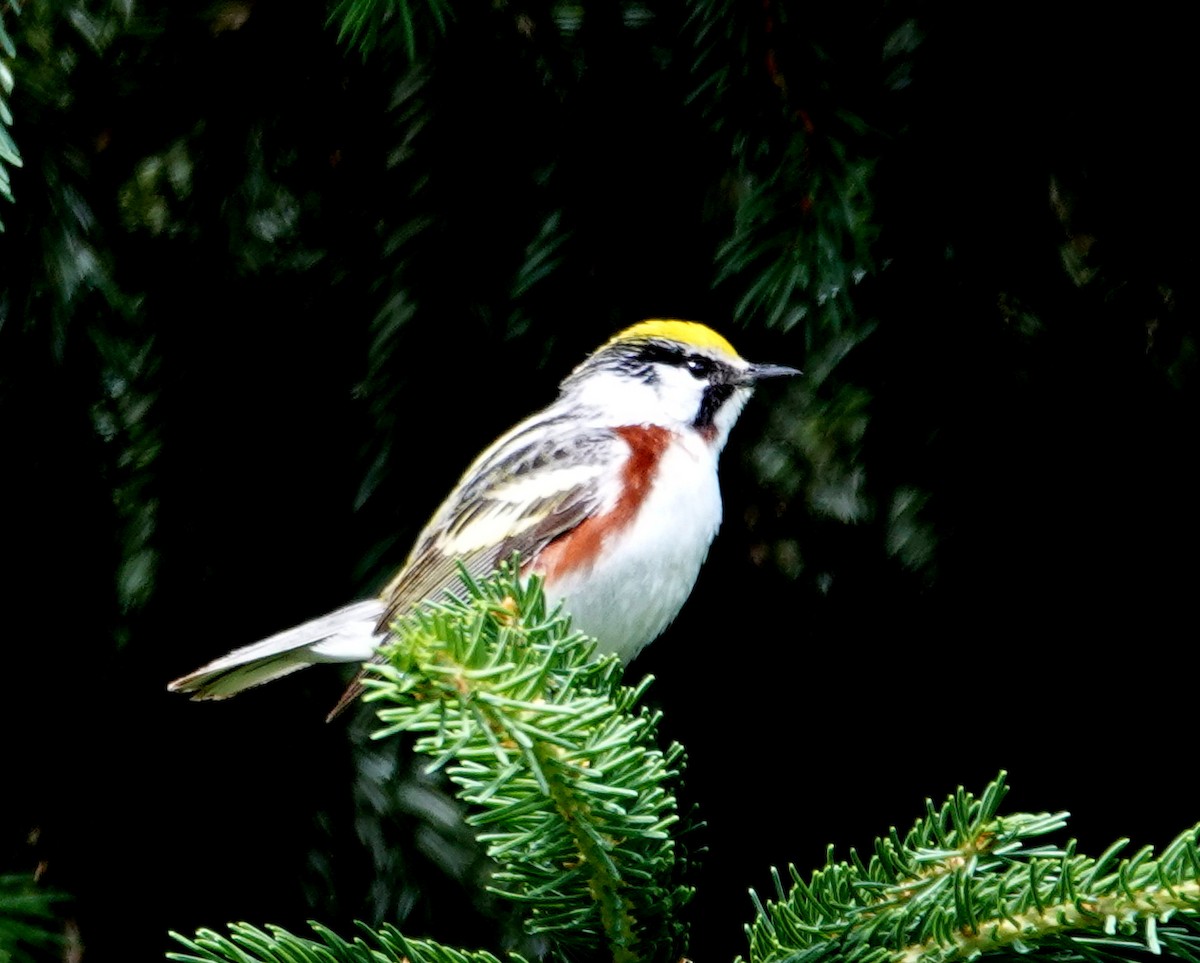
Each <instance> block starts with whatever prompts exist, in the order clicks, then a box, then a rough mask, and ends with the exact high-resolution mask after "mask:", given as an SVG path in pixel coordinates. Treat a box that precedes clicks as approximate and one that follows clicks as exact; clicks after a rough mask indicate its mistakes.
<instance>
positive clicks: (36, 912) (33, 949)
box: [0, 873, 66, 963]
mask: <svg viewBox="0 0 1200 963" xmlns="http://www.w3.org/2000/svg"><path fill="white" fill-rule="evenodd" d="M62 899H63V897H62V894H60V893H56V892H54V891H53V890H48V889H46V888H45V887H42V886H39V885H38V882H37V880H36V878H35V876H33V875H21V874H17V873H11V874H5V875H0V963H44V961H47V960H52V959H56V958H57V959H63V958H64V956H63V949H64V944H65V943H66V937H65V936H64V934H63V929H62V925H61V923H60V922H59V920H58V914H57V913H56V911H55V904H56V903H61V902H62Z"/></svg>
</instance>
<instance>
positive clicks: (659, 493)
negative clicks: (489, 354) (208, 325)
mask: <svg viewBox="0 0 1200 963" xmlns="http://www.w3.org/2000/svg"><path fill="white" fill-rule="evenodd" d="M798 373H799V372H797V371H796V369H795V368H786V367H783V366H780V365H769V364H751V363H749V362H748V361H745V360H744V359H743V358H741V357H740V356H739V355H738V353H737V352H736V351H734V349H733V345H731V344H730V343H729V342H728V341H726V340H725V339H724V338H723V337H721V335H719V334H717V333H716V332H715V331H713V330H712V329H710V328H708V327H705V326H704V325H702V324H697V323H695V322H691V321H674V320H654V321H643V322H641V323H640V324H635V325H634V326H633V327H630V328H626V329H625V330H624V331H622V332H620V333H619V334H617V335H616V336H615V337H613V338H612V339H611V340H610V341H608V342H607V343H605V344H603V345H601V346H600V348H599V349H598V350H596V351H595V352H594V353H592V354H591V355H589V356H588V357H587V358H586V359H584V361H583V363H582V364H580V365H579V366H578V367H577V368H576V369H575V370H574V371H572V372H571V374H570V375H568V376H567V378H566V380H565V381H563V383H562V385H561V387H560V390H559V395H558V398H557V399H556V400H555V401H554V402H553V403H552V404H551V405H550V406H549V407H547V408H544V409H543V410H542V411H539V412H538V413H537V414H535V415H531V416H530V417H529V418H526V419H525V420H524V421H522V422H521V423H520V424H518V425H517V426H516V427H515V428H512V429H511V430H509V431H508V432H506V433H505V434H503V435H501V436H500V437H499V438H498V439H497V440H496V441H495V442H493V443H492V445H491V446H490V447H488V448H487V449H486V450H485V451H484V452H483V453H482V454H481V455H480V456H479V457H478V458H476V459H475V461H474V463H473V464H472V465H471V467H470V468H468V469H467V471H466V473H465V474H464V475H463V476H462V478H461V479H460V480H459V482H458V485H456V486H455V488H454V491H452V492H451V493H450V495H449V497H448V498H447V499H446V500H445V501H444V502H443V503H442V506H441V507H440V508H439V509H438V510H437V511H436V512H435V513H434V515H433V517H432V518H431V519H430V520H429V522H428V523H427V524H426V526H425V529H424V530H423V531H422V532H421V534H420V535H419V536H418V537H417V541H416V545H415V546H414V547H413V550H412V552H411V554H410V555H409V557H408V561H407V562H405V564H404V567H403V568H402V569H400V572H399V574H397V575H396V577H395V578H393V579H392V581H391V582H389V583H388V584H387V586H386V587H385V588H384V589H383V591H382V592H381V593H380V595H379V596H378V597H377V598H373V599H367V600H365V601H361V602H354V603H352V604H350V605H347V606H345V607H344V608H340V609H338V610H336V611H334V612H331V613H329V614H328V615H324V616H322V617H321V618H318V619H314V620H312V621H311V622H305V623H304V624H302V625H298V626H296V627H295V628H291V629H287V630H286V631H283V632H280V633H278V634H277V635H273V636H271V637H270V638H267V639H263V640H262V641H261V642H255V643H254V644H252V645H248V646H245V647H244V648H240V649H237V650H235V651H233V652H231V653H229V654H228V655H225V656H222V657H221V658H219V659H216V660H214V661H213V662H210V663H208V665H205V666H202V667H201V668H199V669H197V670H196V671H195V672H192V673H189V674H188V675H185V676H183V677H182V678H179V679H176V680H175V681H174V682H172V683H171V684H170V688H171V689H172V690H175V691H178V692H190V693H194V695H193V698H196V699H224V698H227V697H228V696H231V695H234V694H235V693H237V692H240V691H241V690H243V689H247V688H250V687H251V686H255V685H259V684H261V683H263V682H269V681H270V680H272V679H276V678H278V677H279V676H282V675H286V674H287V673H289V672H293V671H295V670H296V669H301V668H303V667H304V666H307V665H312V664H314V663H318V662H365V661H367V660H369V659H371V658H372V657H373V656H374V655H375V652H376V649H377V647H378V646H379V645H380V644H381V643H382V642H384V641H385V640H386V638H387V633H388V628H389V626H390V625H391V624H392V622H393V621H394V620H395V618H396V617H397V616H398V615H399V614H401V613H403V612H404V611H405V610H406V609H408V608H410V607H411V606H412V605H414V604H415V603H417V602H419V601H420V600H421V599H425V598H429V597H437V596H439V595H441V594H442V593H443V592H444V591H447V590H449V589H451V588H452V587H453V586H454V585H456V584H457V582H458V569H457V565H458V563H460V562H461V563H462V565H463V566H464V567H465V568H466V570H467V571H468V572H470V573H471V574H472V575H484V574H486V573H487V572H489V571H491V570H492V569H493V568H494V567H495V566H496V565H497V564H498V563H499V562H501V561H503V560H504V559H506V558H508V557H509V556H510V555H511V554H512V553H513V552H519V553H520V557H521V558H522V559H524V560H525V562H524V564H523V566H522V573H523V574H530V573H538V574H540V575H542V576H543V578H544V579H545V592H546V597H547V600H548V601H549V602H551V604H553V603H555V602H557V601H559V600H561V601H563V602H564V604H565V607H566V610H567V611H568V612H569V613H570V614H571V618H572V624H573V626H574V627H575V628H578V629H580V630H582V631H584V632H586V633H587V634H588V635H591V636H594V637H595V638H596V639H597V640H598V642H599V650H600V651H601V652H614V653H616V654H617V655H618V656H620V657H621V658H622V659H623V660H625V661H626V662H628V661H629V660H630V659H632V658H633V657H634V656H636V655H637V654H638V652H639V651H641V649H642V648H643V647H644V646H645V645H646V644H647V643H648V642H651V641H653V640H654V639H655V638H656V637H657V636H658V635H659V633H661V632H662V631H663V629H665V628H666V627H667V626H668V625H669V624H670V622H671V621H672V619H674V618H675V616H676V615H677V614H678V613H679V610H680V609H681V608H682V607H683V603H684V602H685V601H686V600H687V597H688V595H689V594H690V593H691V591H692V586H693V585H694V584H695V581H696V576H697V575H698V574H699V573H700V566H701V564H702V563H703V562H704V558H705V556H706V555H707V554H708V548H709V545H710V544H711V543H712V540H713V536H715V535H716V533H717V528H718V527H719V525H720V524H721V492H720V488H719V486H718V483H717V459H718V456H719V455H720V454H721V449H722V448H723V447H724V446H725V441H726V439H727V438H728V437H729V432H730V429H732V428H733V424H734V422H735V421H737V417H738V415H739V414H740V413H741V410H742V408H743V406H744V405H745V404H746V401H747V400H748V399H749V397H750V394H751V392H752V391H753V389H754V385H755V383H756V382H758V381H761V380H762V379H764V378H775V377H779V376H781V375H794V374H798ZM357 691H358V690H357V688H356V687H355V686H352V687H351V690H350V691H349V692H348V693H347V696H346V697H344V698H343V700H342V701H341V702H340V703H339V704H338V708H337V709H335V710H334V711H335V713H336V712H337V711H338V709H340V708H342V707H343V706H344V705H346V704H347V702H348V701H349V699H351V698H353V696H354V695H356V694H357Z"/></svg>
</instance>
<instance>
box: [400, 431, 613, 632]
mask: <svg viewBox="0 0 1200 963" xmlns="http://www.w3.org/2000/svg"><path fill="white" fill-rule="evenodd" d="M545 427H546V425H545V423H544V422H542V423H536V424H534V425H532V426H530V427H528V428H525V431H524V432H522V431H521V428H518V429H514V431H513V432H511V433H510V434H509V435H508V436H506V437H505V438H502V439H501V440H500V442H499V443H497V445H496V446H493V448H492V449H490V450H489V451H487V452H485V453H484V454H483V455H482V456H481V457H480V459H479V460H478V461H477V462H476V463H475V464H474V465H472V466H471V468H470V469H468V471H467V474H466V475H465V476H464V478H471V479H472V482H471V483H470V484H466V485H460V486H459V487H458V489H456V490H455V492H454V493H453V494H451V496H450V498H449V499H447V501H446V502H445V504H443V505H442V507H441V508H440V509H438V511H437V513H436V514H435V515H434V517H433V519H432V520H431V521H430V523H429V525H428V526H427V527H426V529H425V531H424V532H422V533H421V536H420V537H419V538H418V539H417V544H416V547H415V548H414V549H413V552H412V554H411V555H410V556H409V559H408V562H407V564H406V565H405V566H404V568H403V569H402V570H401V571H400V574H399V575H397V576H396V578H395V579H393V580H392V582H391V584H389V585H388V586H387V588H386V589H384V591H383V593H382V594H383V598H384V601H385V602H386V603H387V608H386V610H385V611H384V615H383V618H382V620H381V621H380V628H381V629H385V628H386V627H387V626H388V625H390V623H391V622H392V621H393V620H394V619H395V618H396V617H397V616H399V615H401V614H403V613H404V612H405V611H406V610H407V609H408V608H410V607H411V606H412V605H414V604H415V603H416V602H419V601H420V600H421V599H424V598H430V597H436V596H438V595H440V594H441V593H442V592H443V591H444V590H446V589H448V588H451V587H452V586H454V585H456V584H457V581H458V564H459V563H462V565H463V566H465V567H466V569H467V571H468V572H470V573H471V575H473V576H483V575H486V574H487V573H488V572H490V571H491V570H492V569H494V568H495V567H496V565H498V564H499V563H500V562H501V561H503V560H504V559H506V558H508V557H509V556H511V555H512V553H513V552H520V554H521V557H522V558H524V559H529V558H532V557H533V556H534V555H536V554H537V553H538V551H540V550H541V549H542V548H543V547H544V546H545V545H546V544H547V543H548V542H550V541H551V540H553V539H554V538H557V537H558V536H559V535H562V534H563V533H564V532H568V531H570V530H571V529H573V528H574V527H575V526H576V525H578V524H579V523H580V522H582V521H583V520H584V519H586V518H587V517H588V516H589V515H591V514H593V513H594V512H596V511H597V510H598V509H600V508H601V506H602V505H603V503H604V502H605V500H606V499H607V498H611V497H612V496H613V493H612V492H611V491H610V490H609V489H610V487H611V482H612V481H615V479H616V478H617V477H618V476H619V467H620V465H622V464H623V462H624V457H625V456H626V455H627V454H628V446H627V445H626V444H625V442H623V441H622V440H621V439H620V438H619V437H617V436H616V435H615V434H614V433H613V432H612V431H610V430H608V429H594V430H592V431H585V432H576V433H574V434H573V435H572V436H571V438H570V439H569V442H568V443H567V444H564V441H563V439H562V438H561V437H558V436H557V435H556V433H555V432H549V433H547V432H546V431H545ZM531 434H534V435H536V436H537V437H532V438H526V437H524V435H531Z"/></svg>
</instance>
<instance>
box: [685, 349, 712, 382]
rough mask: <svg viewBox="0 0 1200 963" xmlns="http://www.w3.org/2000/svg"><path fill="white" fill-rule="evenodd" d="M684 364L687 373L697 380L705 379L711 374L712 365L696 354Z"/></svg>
mask: <svg viewBox="0 0 1200 963" xmlns="http://www.w3.org/2000/svg"><path fill="white" fill-rule="evenodd" d="M684 364H685V365H686V366H687V369H688V371H690V372H691V373H692V374H693V375H695V376H696V377H697V378H707V377H708V376H709V375H710V374H712V370H713V363H712V362H711V361H709V360H708V358H704V357H701V356H700V355H698V354H694V355H692V356H691V357H689V358H688V359H687V361H685V362H684Z"/></svg>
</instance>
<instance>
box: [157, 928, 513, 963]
mask: <svg viewBox="0 0 1200 963" xmlns="http://www.w3.org/2000/svg"><path fill="white" fill-rule="evenodd" d="M309 925H310V926H312V928H313V931H314V932H315V933H316V934H317V936H318V937H319V938H320V939H319V940H310V939H305V938H303V937H300V936H294V935H292V934H291V933H288V932H286V931H285V930H283V929H281V928H280V927H278V926H269V927H267V928H266V929H265V930H262V929H259V928H258V927H256V926H251V925H249V924H248V923H233V924H231V925H230V927H229V933H230V935H229V936H228V937H225V936H222V935H221V934H220V933H216V932H214V931H212V930H200V932H198V933H197V934H196V937H195V939H189V938H188V937H186V936H181V935H180V934H179V933H172V934H171V936H172V938H174V939H175V940H177V941H179V942H180V943H182V944H183V945H184V946H185V947H187V949H188V952H186V953H168V954H167V959H170V960H177V961H179V963H214V961H216V963H227V961H230V963H499V961H498V960H497V959H496V957H494V956H492V954H490V953H483V952H479V953H467V952H464V951H462V950H455V949H451V948H449V947H445V946H441V945H440V944H438V943H434V942H431V941H429V940H411V939H406V938H405V937H404V936H402V935H401V934H400V932H399V931H398V930H397V929H396V928H395V927H394V926H390V925H387V926H384V927H382V928H381V930H380V931H379V932H378V933H373V932H371V931H369V930H367V929H366V927H363V931H364V932H366V933H367V934H368V937H369V940H368V939H363V938H362V937H359V938H357V939H355V940H353V941H348V940H344V939H342V938H341V937H340V936H338V935H337V934H336V933H333V932H332V931H330V930H328V929H326V928H325V927H323V926H321V925H320V924H319V923H310V924H309ZM509 960H510V963H524V961H523V959H522V957H519V956H516V955H512V956H510V957H509Z"/></svg>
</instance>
